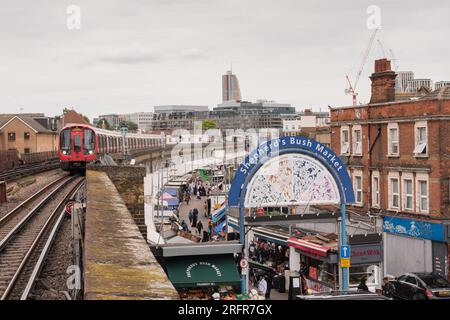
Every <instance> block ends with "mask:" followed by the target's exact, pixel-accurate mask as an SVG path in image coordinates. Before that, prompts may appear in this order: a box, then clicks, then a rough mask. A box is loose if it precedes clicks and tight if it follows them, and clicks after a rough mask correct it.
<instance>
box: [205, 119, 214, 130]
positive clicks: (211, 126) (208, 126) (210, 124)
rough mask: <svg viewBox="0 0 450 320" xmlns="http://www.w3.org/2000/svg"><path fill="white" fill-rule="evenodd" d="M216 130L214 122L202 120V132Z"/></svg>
mask: <svg viewBox="0 0 450 320" xmlns="http://www.w3.org/2000/svg"><path fill="white" fill-rule="evenodd" d="M208 129H217V123H216V122H215V121H214V120H203V121H202V130H208Z"/></svg>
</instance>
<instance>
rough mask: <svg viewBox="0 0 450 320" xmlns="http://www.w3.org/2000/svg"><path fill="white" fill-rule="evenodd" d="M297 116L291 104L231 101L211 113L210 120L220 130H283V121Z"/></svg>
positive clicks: (265, 101) (262, 101) (264, 101)
mask: <svg viewBox="0 0 450 320" xmlns="http://www.w3.org/2000/svg"><path fill="white" fill-rule="evenodd" d="M294 114H295V108H294V107H292V106H291V105H290V104H280V103H276V102H274V101H267V100H258V101H257V102H249V101H229V102H225V103H222V104H219V105H218V106H217V107H216V108H214V109H213V110H212V111H210V112H209V118H210V119H212V120H214V121H216V122H217V124H218V126H219V128H220V129H223V130H224V129H242V130H247V129H261V128H278V129H282V127H283V124H282V119H283V118H284V117H285V116H292V115H294Z"/></svg>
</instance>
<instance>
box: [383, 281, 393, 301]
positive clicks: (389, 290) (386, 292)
mask: <svg viewBox="0 0 450 320" xmlns="http://www.w3.org/2000/svg"><path fill="white" fill-rule="evenodd" d="M394 292H395V287H394V284H393V283H392V282H391V281H390V279H389V276H386V277H384V278H383V285H382V287H381V293H382V295H383V296H385V297H388V298H391V299H393V298H394Z"/></svg>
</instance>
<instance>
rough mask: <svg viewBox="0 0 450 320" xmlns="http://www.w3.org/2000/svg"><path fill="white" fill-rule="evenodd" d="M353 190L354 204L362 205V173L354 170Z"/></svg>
mask: <svg viewBox="0 0 450 320" xmlns="http://www.w3.org/2000/svg"><path fill="white" fill-rule="evenodd" d="M353 189H354V190H355V204H356V205H362V204H363V191H362V190H363V180H362V171H361V170H354V171H353Z"/></svg>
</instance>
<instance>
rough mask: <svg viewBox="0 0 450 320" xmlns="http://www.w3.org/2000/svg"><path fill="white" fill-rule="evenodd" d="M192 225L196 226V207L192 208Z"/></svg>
mask: <svg viewBox="0 0 450 320" xmlns="http://www.w3.org/2000/svg"><path fill="white" fill-rule="evenodd" d="M192 215H193V216H192V227H193V228H195V227H196V226H197V220H198V210H197V208H194V209H193V210H192Z"/></svg>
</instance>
